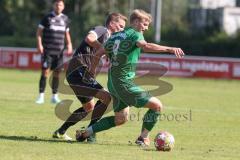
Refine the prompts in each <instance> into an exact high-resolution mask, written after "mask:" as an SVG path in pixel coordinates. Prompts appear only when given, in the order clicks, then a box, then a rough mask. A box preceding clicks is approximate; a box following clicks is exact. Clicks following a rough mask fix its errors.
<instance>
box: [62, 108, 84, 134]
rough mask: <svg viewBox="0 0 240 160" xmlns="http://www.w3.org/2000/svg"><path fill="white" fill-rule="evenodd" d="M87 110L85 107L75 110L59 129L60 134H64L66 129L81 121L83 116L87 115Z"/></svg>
mask: <svg viewBox="0 0 240 160" xmlns="http://www.w3.org/2000/svg"><path fill="white" fill-rule="evenodd" d="M87 114H88V113H87V112H86V111H85V110H84V108H83V107H81V108H79V109H77V110H75V111H74V112H73V113H72V114H71V115H70V117H68V119H67V120H66V122H64V123H63V125H62V126H61V127H60V128H59V129H58V131H59V133H60V134H64V133H65V132H66V130H67V129H68V128H69V127H71V126H73V125H75V124H76V123H77V122H79V121H81V120H82V119H83V118H85V117H86V116H87Z"/></svg>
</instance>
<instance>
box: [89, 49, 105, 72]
mask: <svg viewBox="0 0 240 160" xmlns="http://www.w3.org/2000/svg"><path fill="white" fill-rule="evenodd" d="M104 54H106V50H105V49H104V47H100V48H99V49H98V50H97V52H96V53H95V55H94V58H93V60H92V65H91V67H90V73H91V74H92V75H93V76H95V74H96V68H97V66H98V64H99V61H100V59H101V57H102V56H103V55H104Z"/></svg>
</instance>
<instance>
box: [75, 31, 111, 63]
mask: <svg viewBox="0 0 240 160" xmlns="http://www.w3.org/2000/svg"><path fill="white" fill-rule="evenodd" d="M89 33H93V34H95V35H96V37H97V40H98V41H99V42H100V43H101V44H103V43H104V42H106V41H107V39H108V38H109V37H110V34H109V32H108V30H107V28H106V27H103V26H96V27H94V28H93V29H91V30H90V31H89ZM95 53H96V49H95V48H93V47H91V46H90V45H89V44H87V42H86V41H85V40H82V42H81V44H80V46H79V47H78V48H77V50H76V51H75V53H74V55H73V56H74V57H75V58H77V59H78V61H79V65H82V66H84V67H86V68H88V67H89V66H91V61H92V58H93V55H94V54H95Z"/></svg>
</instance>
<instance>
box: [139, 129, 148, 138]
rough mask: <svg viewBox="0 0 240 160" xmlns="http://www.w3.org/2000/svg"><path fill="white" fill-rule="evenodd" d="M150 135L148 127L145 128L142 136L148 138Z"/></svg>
mask: <svg viewBox="0 0 240 160" xmlns="http://www.w3.org/2000/svg"><path fill="white" fill-rule="evenodd" d="M148 135H149V131H148V130H147V129H143V130H142V132H141V135H140V136H141V137H142V138H148Z"/></svg>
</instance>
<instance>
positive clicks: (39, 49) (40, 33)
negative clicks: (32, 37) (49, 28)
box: [36, 27, 43, 54]
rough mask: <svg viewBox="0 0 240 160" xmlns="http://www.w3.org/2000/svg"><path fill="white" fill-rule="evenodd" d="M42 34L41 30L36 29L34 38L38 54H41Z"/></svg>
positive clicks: (39, 28)
mask: <svg viewBox="0 0 240 160" xmlns="http://www.w3.org/2000/svg"><path fill="white" fill-rule="evenodd" d="M42 33H43V28H42V27H38V29H37V33H36V37H37V52H38V53H41V54H42V53H43V45H42Z"/></svg>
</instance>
